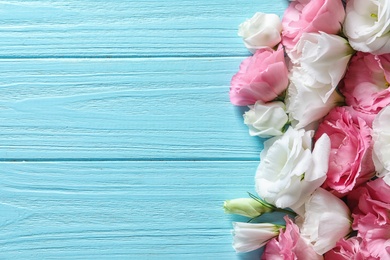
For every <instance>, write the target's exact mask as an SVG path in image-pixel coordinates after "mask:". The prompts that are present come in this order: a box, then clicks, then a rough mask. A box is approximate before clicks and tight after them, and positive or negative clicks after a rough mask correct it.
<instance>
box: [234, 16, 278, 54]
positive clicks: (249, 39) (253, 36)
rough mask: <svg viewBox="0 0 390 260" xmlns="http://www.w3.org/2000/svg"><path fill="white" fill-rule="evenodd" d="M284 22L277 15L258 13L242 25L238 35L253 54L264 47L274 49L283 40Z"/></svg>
mask: <svg viewBox="0 0 390 260" xmlns="http://www.w3.org/2000/svg"><path fill="white" fill-rule="evenodd" d="M281 31H282V22H281V21H280V18H279V16H277V15H276V14H265V13H259V12H258V13H256V14H255V15H254V16H253V17H252V18H250V19H248V20H246V21H245V22H243V23H242V24H240V26H239V29H238V35H239V36H241V37H242V38H243V40H244V44H245V47H247V48H248V50H249V51H250V52H252V53H255V52H256V50H257V49H260V48H263V47H270V48H273V47H275V46H276V45H278V44H279V42H280V40H281V36H280V33H281Z"/></svg>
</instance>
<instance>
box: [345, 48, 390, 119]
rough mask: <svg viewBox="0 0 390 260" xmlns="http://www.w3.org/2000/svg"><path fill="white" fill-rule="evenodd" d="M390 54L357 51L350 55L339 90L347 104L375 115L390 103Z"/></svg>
mask: <svg viewBox="0 0 390 260" xmlns="http://www.w3.org/2000/svg"><path fill="white" fill-rule="evenodd" d="M389 82H390V54H384V55H373V54H370V53H363V52H358V53H357V54H356V55H355V56H354V57H352V59H351V62H350V65H349V67H348V70H347V73H346V74H345V78H344V84H343V85H342V86H340V91H341V93H343V95H344V96H345V98H346V99H345V101H346V103H347V105H349V106H353V107H354V108H355V109H356V110H357V111H362V113H365V114H373V115H376V114H378V113H379V111H380V110H381V109H382V108H383V107H385V106H388V105H389V104H390V89H389Z"/></svg>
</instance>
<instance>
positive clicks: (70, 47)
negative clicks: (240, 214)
mask: <svg viewBox="0 0 390 260" xmlns="http://www.w3.org/2000/svg"><path fill="white" fill-rule="evenodd" d="M286 6H287V1H284V0H280V1H279V0H278V1H274V2H272V3H271V2H270V1H266V0H256V1H255V0H246V1H233V0H228V1H222V0H215V1H212V2H210V1H206V0H199V1H189V0H182V1H174V0H166V1H155V0H144V1H135V0H126V1H116V0H104V1H103V0H98V1H92V0H62V1H60V0H29V1H27V0H26V1H23V0H10V1H0V17H1V18H0V91H1V92H0V259H251V258H254V257H255V256H256V255H258V252H255V253H254V254H248V255H236V253H235V252H234V250H233V249H232V247H231V241H232V238H231V235H230V229H231V221H232V220H233V219H234V218H232V217H231V216H228V215H225V214H224V213H223V210H222V203H223V201H224V200H226V199H230V198H235V197H243V196H246V191H250V192H253V176H254V173H255V170H256V167H257V164H258V160H259V153H260V150H261V149H262V140H260V139H258V138H254V137H250V136H249V135H248V134H247V131H248V130H247V128H246V127H245V125H243V120H242V116H241V114H242V113H243V111H244V110H243V109H241V108H235V107H233V106H232V105H231V104H230V103H229V98H228V89H229V81H230V78H231V76H232V75H233V74H234V73H235V72H236V70H237V69H238V66H239V63H240V61H241V60H242V59H244V58H245V57H246V56H247V55H248V52H247V51H246V50H245V48H244V47H243V45H242V43H241V40H240V39H239V38H238V37H237V36H236V33H237V26H238V24H239V23H241V22H242V21H243V20H245V19H246V18H249V17H251V16H252V15H253V14H254V13H255V12H256V11H263V12H270V13H271V12H273V13H278V14H279V15H281V14H282V12H283V10H284V8H285V7H286Z"/></svg>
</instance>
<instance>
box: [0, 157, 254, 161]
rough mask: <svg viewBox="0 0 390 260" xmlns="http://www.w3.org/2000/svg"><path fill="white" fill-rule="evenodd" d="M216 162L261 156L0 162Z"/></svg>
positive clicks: (49, 159) (37, 159)
mask: <svg viewBox="0 0 390 260" xmlns="http://www.w3.org/2000/svg"><path fill="white" fill-rule="evenodd" d="M190 161H192V162H193V161H196V162H198V161H199V162H202V161H203V162H214V161H237V162H239V161H247V162H251V161H259V158H237V157H235V158H229V157H227V158H212V157H211V158H0V162H190Z"/></svg>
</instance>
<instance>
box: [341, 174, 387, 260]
mask: <svg viewBox="0 0 390 260" xmlns="http://www.w3.org/2000/svg"><path fill="white" fill-rule="evenodd" d="M389 194H390V186H388V185H387V184H386V183H385V182H384V181H383V179H381V178H378V179H376V180H374V181H371V182H367V183H366V184H365V185H364V186H361V187H359V188H357V189H356V190H354V191H352V192H351V193H350V194H349V195H348V205H349V206H350V208H352V217H353V219H354V221H353V224H352V227H353V229H354V230H357V231H358V237H360V238H362V240H363V241H364V242H365V243H366V248H367V250H368V251H369V252H370V254H371V255H372V256H374V257H380V259H390V197H389Z"/></svg>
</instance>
